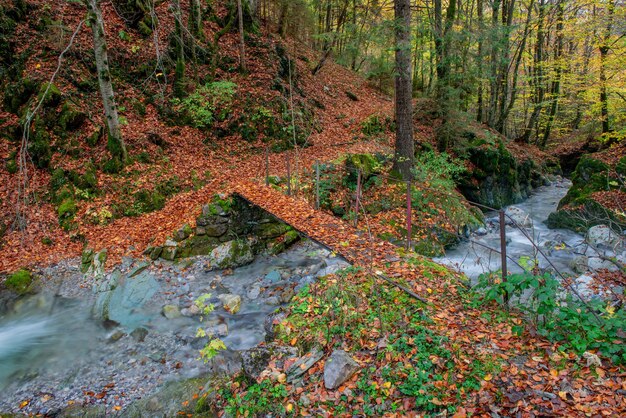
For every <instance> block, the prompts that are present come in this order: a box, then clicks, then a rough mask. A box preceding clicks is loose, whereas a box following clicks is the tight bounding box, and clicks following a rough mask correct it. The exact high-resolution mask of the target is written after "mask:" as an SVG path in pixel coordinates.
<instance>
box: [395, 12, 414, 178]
mask: <svg viewBox="0 0 626 418" xmlns="http://www.w3.org/2000/svg"><path fill="white" fill-rule="evenodd" d="M394 4H395V17H396V21H397V24H396V25H395V32H396V80H395V87H396V147H395V156H394V170H395V171H397V172H398V173H400V175H401V176H402V178H404V179H405V180H409V179H410V178H411V168H412V167H413V159H414V156H415V144H414V143H413V105H412V101H411V100H412V93H413V82H412V80H411V75H412V72H411V4H410V1H409V0H395V2H394Z"/></svg>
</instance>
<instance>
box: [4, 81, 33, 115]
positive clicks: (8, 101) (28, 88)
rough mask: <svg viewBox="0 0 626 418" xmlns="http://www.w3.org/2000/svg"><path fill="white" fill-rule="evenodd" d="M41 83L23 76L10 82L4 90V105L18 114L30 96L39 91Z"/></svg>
mask: <svg viewBox="0 0 626 418" xmlns="http://www.w3.org/2000/svg"><path fill="white" fill-rule="evenodd" d="M38 88H39V84H38V83H37V82H36V81H34V80H32V79H30V78H23V79H20V80H18V81H16V82H14V83H10V84H8V85H7V86H6V87H5V90H4V101H3V102H4V107H5V109H6V110H7V111H9V112H11V113H14V114H18V113H19V112H20V109H21V107H22V106H24V105H25V104H26V103H28V101H29V100H30V98H31V97H32V96H33V94H35V93H36V92H37V90H38Z"/></svg>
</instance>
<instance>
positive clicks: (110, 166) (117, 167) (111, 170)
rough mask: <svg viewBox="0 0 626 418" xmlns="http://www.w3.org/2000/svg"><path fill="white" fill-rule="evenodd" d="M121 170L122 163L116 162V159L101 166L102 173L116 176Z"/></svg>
mask: <svg viewBox="0 0 626 418" xmlns="http://www.w3.org/2000/svg"><path fill="white" fill-rule="evenodd" d="M122 168H124V166H123V164H122V162H121V161H120V160H118V159H117V158H112V159H110V160H107V161H105V163H104V164H103V165H102V171H104V172H105V173H108V174H117V173H119V172H120V171H122Z"/></svg>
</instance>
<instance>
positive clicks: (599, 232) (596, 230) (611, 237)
mask: <svg viewBox="0 0 626 418" xmlns="http://www.w3.org/2000/svg"><path fill="white" fill-rule="evenodd" d="M586 240H587V242H588V243H589V244H591V245H593V246H594V247H599V246H605V247H615V246H617V245H618V244H619V243H620V241H621V238H620V236H619V235H618V234H616V233H615V232H614V231H613V230H612V229H611V228H609V227H608V226H606V225H596V226H594V227H591V228H589V231H587V237H586Z"/></svg>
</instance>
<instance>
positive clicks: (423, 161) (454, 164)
mask: <svg viewBox="0 0 626 418" xmlns="http://www.w3.org/2000/svg"><path fill="white" fill-rule="evenodd" d="M465 171H466V169H465V166H464V165H463V162H462V161H460V160H458V159H454V158H451V157H450V156H449V155H448V154H446V153H445V152H442V153H436V152H434V151H427V152H425V153H422V154H419V155H418V156H417V157H416V158H415V168H414V169H413V175H414V176H415V180H416V181H417V182H418V183H428V184H429V185H430V186H431V187H434V188H442V189H445V190H453V189H454V187H455V181H456V180H457V179H458V178H459V177H460V176H461V175H462V174H463V173H465Z"/></svg>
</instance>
